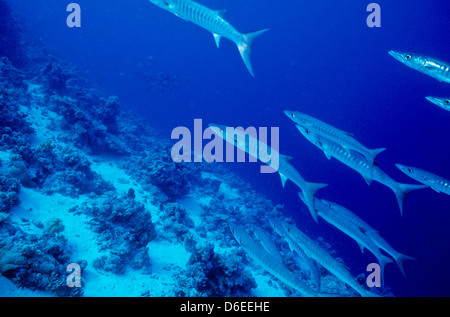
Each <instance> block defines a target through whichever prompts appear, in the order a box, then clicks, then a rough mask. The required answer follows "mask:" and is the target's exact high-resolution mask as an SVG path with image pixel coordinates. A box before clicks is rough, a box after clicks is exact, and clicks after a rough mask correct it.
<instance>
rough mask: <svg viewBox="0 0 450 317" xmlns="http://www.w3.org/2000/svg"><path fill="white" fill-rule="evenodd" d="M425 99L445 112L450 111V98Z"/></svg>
mask: <svg viewBox="0 0 450 317" xmlns="http://www.w3.org/2000/svg"><path fill="white" fill-rule="evenodd" d="M425 99H426V100H428V101H429V102H431V103H433V104H435V105H436V106H438V107H441V108H442V109H444V110H447V111H450V98H442V97H425Z"/></svg>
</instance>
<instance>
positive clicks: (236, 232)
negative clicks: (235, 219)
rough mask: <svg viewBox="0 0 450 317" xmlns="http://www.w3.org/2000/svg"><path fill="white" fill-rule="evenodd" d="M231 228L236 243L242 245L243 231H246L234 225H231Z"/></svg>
mask: <svg viewBox="0 0 450 317" xmlns="http://www.w3.org/2000/svg"><path fill="white" fill-rule="evenodd" d="M229 227H230V231H231V233H232V234H233V236H234V238H235V239H236V241H237V242H238V243H239V244H242V231H243V230H244V229H242V228H241V227H239V226H237V225H235V224H234V223H230V224H229Z"/></svg>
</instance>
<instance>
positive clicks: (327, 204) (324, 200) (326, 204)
mask: <svg viewBox="0 0 450 317" xmlns="http://www.w3.org/2000/svg"><path fill="white" fill-rule="evenodd" d="M320 201H321V202H322V203H324V204H325V206H327V207H328V208H331V209H337V207H338V205H337V204H336V203H333V202H331V201H329V200H326V199H321V200H320Z"/></svg>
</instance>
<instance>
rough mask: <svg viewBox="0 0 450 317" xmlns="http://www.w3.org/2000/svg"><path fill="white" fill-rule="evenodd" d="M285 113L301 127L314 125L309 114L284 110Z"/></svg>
mask: <svg viewBox="0 0 450 317" xmlns="http://www.w3.org/2000/svg"><path fill="white" fill-rule="evenodd" d="M283 112H284V114H285V115H286V116H287V117H288V118H290V119H291V120H292V121H294V122H295V123H297V124H299V125H302V126H308V125H311V124H312V118H311V117H310V116H308V115H307V114H304V113H302V112H299V111H291V110H284V111H283Z"/></svg>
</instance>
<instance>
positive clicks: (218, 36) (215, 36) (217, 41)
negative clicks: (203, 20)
mask: <svg viewBox="0 0 450 317" xmlns="http://www.w3.org/2000/svg"><path fill="white" fill-rule="evenodd" d="M213 35H214V40H215V41H216V45H217V47H219V45H220V39H221V38H222V36H221V35H219V34H214V33H213Z"/></svg>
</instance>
